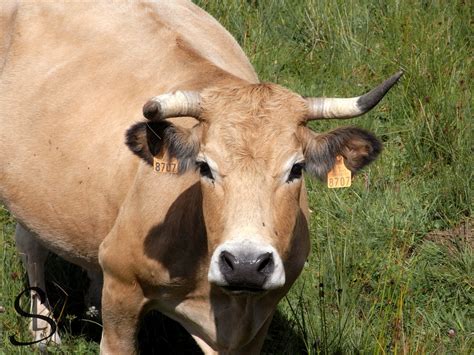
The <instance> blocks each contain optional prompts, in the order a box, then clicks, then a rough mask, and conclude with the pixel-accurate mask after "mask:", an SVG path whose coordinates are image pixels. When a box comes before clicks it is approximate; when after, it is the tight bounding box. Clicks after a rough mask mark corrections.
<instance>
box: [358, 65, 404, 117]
mask: <svg viewBox="0 0 474 355" xmlns="http://www.w3.org/2000/svg"><path fill="white" fill-rule="evenodd" d="M403 74H404V71H403V70H400V71H398V72H397V73H395V74H394V75H392V76H391V77H390V78H388V79H387V80H385V81H384V82H383V83H382V84H380V85H379V86H377V87H376V88H375V89H373V90H371V91H369V92H368V93H367V94H365V95H362V96H360V97H359V99H358V100H357V107H358V108H359V109H360V110H361V113H365V112H367V111H369V110H370V109H372V108H374V107H375V106H376V105H377V104H378V103H379V102H380V100H382V98H383V97H384V96H385V94H386V93H387V92H388V91H389V90H390V89H391V88H392V86H394V85H395V84H396V83H397V82H398V80H399V79H400V78H401V76H402V75H403Z"/></svg>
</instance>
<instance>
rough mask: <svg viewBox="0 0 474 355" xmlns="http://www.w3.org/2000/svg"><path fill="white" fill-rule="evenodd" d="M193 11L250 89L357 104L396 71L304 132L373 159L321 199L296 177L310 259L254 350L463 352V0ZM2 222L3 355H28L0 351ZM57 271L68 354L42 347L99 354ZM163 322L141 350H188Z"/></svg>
mask: <svg viewBox="0 0 474 355" xmlns="http://www.w3.org/2000/svg"><path fill="white" fill-rule="evenodd" d="M196 2H197V3H198V4H199V5H200V6H202V7H203V8H204V9H206V10H207V11H208V12H210V13H211V14H212V15H213V16H215V17H216V18H217V19H218V21H220V22H221V23H222V24H223V25H224V26H225V27H226V28H227V29H228V30H229V31H230V32H231V33H232V34H233V35H234V36H235V37H236V39H237V40H238V42H239V43H240V44H241V45H242V47H243V49H244V51H245V52H246V53H247V55H248V56H249V58H250V60H251V62H252V63H253V65H254V66H255V68H256V71H257V73H258V74H259V76H260V79H261V80H262V81H271V82H276V83H278V84H281V85H284V86H286V87H288V88H290V89H292V90H294V91H295V92H298V93H300V94H302V95H307V96H342V97H350V96H355V95H359V94H362V93H364V92H365V91H366V90H368V89H369V88H371V87H373V86H375V85H376V84H378V83H380V82H382V81H383V80H384V79H385V78H388V77H389V76H390V75H391V74H393V73H395V72H396V71H398V70H399V69H400V68H401V69H403V70H404V71H405V75H404V76H403V78H402V80H401V82H400V83H399V84H398V85H397V86H396V87H395V88H394V89H392V90H391V91H390V93H389V94H388V95H387V97H386V98H385V99H384V100H383V101H382V103H381V104H380V105H379V106H377V108H375V109H374V110H373V111H372V112H371V113H369V114H367V115H365V116H363V117H360V118H356V119H353V120H351V121H336V122H333V121H320V122H314V123H312V124H311V127H312V128H313V129H314V130H316V131H326V130H329V129H332V128H334V127H337V126H341V125H345V124H353V125H357V126H360V127H364V128H366V129H369V130H371V131H373V132H375V133H376V134H377V135H378V136H379V137H380V138H381V139H382V140H383V142H384V151H383V152H382V154H381V156H380V158H379V159H378V160H377V161H376V162H375V163H374V164H372V165H371V166H370V167H368V168H367V169H365V170H364V172H363V173H362V174H360V175H358V176H357V177H356V179H355V180H354V182H353V184H352V186H351V187H350V188H347V189H336V190H330V189H328V188H327V187H326V186H324V185H323V184H322V183H320V182H318V181H313V180H310V179H307V180H306V183H307V187H308V194H309V199H310V204H311V210H312V214H311V239H312V252H311V255H310V258H309V260H308V262H307V264H306V265H305V268H304V271H303V274H302V276H301V278H300V279H299V280H298V281H297V283H296V284H295V286H294V287H293V289H292V291H291V292H290V294H289V295H288V296H287V297H286V298H285V299H283V300H282V302H281V303H280V306H279V311H278V313H277V315H276V317H275V320H274V322H273V324H272V327H271V330H270V333H269V335H268V338H267V341H266V342H265V345H264V350H263V351H264V353H266V354H300V353H310V354H320V353H322V354H346V353H347V354H350V353H361V354H365V353H377V354H379V353H408V354H413V353H438V354H444V353H446V354H447V353H449V354H468V353H472V352H473V351H474V255H473V249H474V241H473V239H474V237H473V236H472V217H471V213H472V211H471V206H472V185H471V184H472V167H473V159H472V157H473V152H472V143H473V137H472V106H471V104H472V91H471V89H472V80H473V74H474V71H473V66H472V45H471V43H472V42H473V31H472V26H473V19H472V7H471V5H470V2H469V1H442V0H438V1H435V0H433V1H428V0H423V1H421V0H419V1H415V0H397V1H380V0H358V1H353V0H344V1H342V0H334V1H319V0H314V1H300V0H280V1H279V0H265V1H264V0H261V1H258V0H247V1H243V0H242V1H215V0H213V1H211V0H199V1H196ZM0 225H1V228H0V249H1V256H2V267H1V289H0V300H1V305H2V306H4V307H5V308H6V312H5V313H3V314H0V321H1V323H0V331H1V332H2V334H1V336H2V345H0V352H3V353H8V354H11V353H25V354H27V353H30V352H33V351H34V350H33V348H30V347H26V348H22V349H20V348H15V347H12V346H9V345H8V343H9V342H8V336H9V335H12V334H16V335H17V337H19V338H23V339H25V338H27V319H24V318H21V317H19V316H18V315H16V314H15V313H14V312H13V310H12V305H13V300H14V298H15V296H16V295H17V294H19V293H20V291H21V290H22V289H23V288H24V287H25V283H26V277H25V272H24V270H23V268H22V266H21V264H20V260H19V257H18V255H17V253H16V251H15V248H14V242H13V230H14V222H13V219H12V217H11V216H10V215H9V214H8V212H7V211H6V210H5V209H2V210H0ZM58 265H63V264H60V261H58V260H56V259H54V258H53V259H52V260H51V262H50V263H49V270H50V271H48V278H49V284H50V285H51V289H52V291H50V292H52V293H54V292H56V299H57V300H61V301H58V302H57V303H58V304H57V308H58V312H59V313H60V311H61V307H62V304H63V303H64V302H63V300H64V299H65V297H64V294H62V291H60V289H59V288H58V287H57V286H55V284H54V283H56V284H58V285H60V286H61V287H62V288H63V289H64V291H65V292H66V294H68V297H67V299H68V301H67V303H68V305H67V307H66V310H65V312H63V314H62V328H61V329H62V338H63V341H64V345H62V346H61V347H58V348H56V349H54V348H48V351H49V352H51V353H64V354H71V353H77V354H85V353H95V352H97V351H98V344H97V334H98V333H99V332H100V326H99V325H97V324H95V323H93V322H94V321H93V320H90V319H88V320H87V321H85V320H84V319H86V318H87V317H86V316H85V309H81V301H80V300H81V295H82V294H83V292H84V289H85V287H86V284H87V281H86V279H85V276H84V275H83V273H82V272H81V271H80V270H78V269H77V268H73V267H69V266H68V267H65V266H60V267H59V266H58ZM71 280H72V281H71ZM77 280H82V281H77ZM54 290H56V291H54ZM22 303H23V304H25V305H26V304H27V300H26V298H25V300H23V301H22ZM24 309H26V306H25V307H24ZM163 324H168V323H167V321H165V320H162V319H161V318H159V317H155V321H148V322H147V323H146V325H147V326H146V329H144V330H142V333H141V339H142V342H143V343H147V344H151V343H153V342H155V341H161V343H160V344H161V345H160V348H156V350H155V351H152V350H150V349H151V348H149V347H148V346H146V348H148V351H144V353H154V352H156V353H165V351H164V350H163V349H169V351H170V352H177V353H187V352H188V353H189V352H190V350H189V348H187V347H184V346H181V347H180V345H179V344H177V343H180V342H181V340H180V339H181V338H175V340H169V339H170V337H168V335H169V336H171V335H172V333H173V334H174V333H179V329H178V328H179V327H177V326H176V325H174V324H170V325H169V326H166V327H165V326H163ZM153 328H154V329H153ZM175 330H176V331H175ZM91 333H92V334H93V335H92V336H91V335H90V334H91ZM94 334H95V335H94ZM182 336H183V337H184V335H182ZM94 337H95V338H94ZM180 337H181V335H180ZM160 339H161V340H160ZM176 339H178V341H176ZM173 341H175V343H173ZM2 347H3V348H2ZM142 348H145V347H142ZM186 349H188V351H186ZM160 350H161V352H160ZM167 351H168V350H167Z"/></svg>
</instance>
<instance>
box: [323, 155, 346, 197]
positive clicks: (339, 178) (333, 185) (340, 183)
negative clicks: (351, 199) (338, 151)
mask: <svg viewBox="0 0 474 355" xmlns="http://www.w3.org/2000/svg"><path fill="white" fill-rule="evenodd" d="M351 183H352V174H351V171H350V170H349V169H347V168H346V166H345V164H344V158H343V157H342V156H340V155H338V156H337V157H336V163H335V164H334V167H333V168H332V169H331V170H330V171H329V172H328V187H329V188H330V189H337V188H340V187H349V186H351Z"/></svg>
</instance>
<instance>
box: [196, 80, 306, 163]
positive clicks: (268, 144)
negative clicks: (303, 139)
mask: <svg viewBox="0 0 474 355" xmlns="http://www.w3.org/2000/svg"><path fill="white" fill-rule="evenodd" d="M202 98H203V100H202V108H203V112H202V119H203V121H204V122H203V123H204V126H205V127H206V128H207V129H205V132H206V133H205V134H204V137H203V143H204V144H205V143H206V140H208V139H212V140H215V139H217V140H218V143H219V144H220V145H222V146H223V147H222V148H225V150H226V152H227V154H228V156H229V157H232V160H235V159H239V160H240V159H245V160H247V159H254V160H261V159H264V160H267V159H269V158H271V156H270V155H272V153H271V152H272V151H273V152H275V149H276V148H278V146H281V145H282V144H283V145H290V144H291V143H293V142H295V141H296V130H297V128H298V126H299V125H300V124H301V122H303V118H304V116H305V114H306V112H307V106H306V102H305V100H304V99H303V98H302V97H301V96H299V95H297V94H295V93H292V92H291V91H289V90H287V89H285V88H283V87H281V86H279V85H276V84H271V83H263V84H251V85H242V86H238V87H235V86H234V87H231V88H222V87H220V88H219V89H208V90H206V91H204V92H203V94H202ZM293 144H294V143H293Z"/></svg>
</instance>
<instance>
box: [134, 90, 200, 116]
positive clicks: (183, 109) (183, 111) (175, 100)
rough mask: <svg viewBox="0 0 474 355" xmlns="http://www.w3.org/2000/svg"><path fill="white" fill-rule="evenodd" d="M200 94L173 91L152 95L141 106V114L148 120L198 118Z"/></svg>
mask: <svg viewBox="0 0 474 355" xmlns="http://www.w3.org/2000/svg"><path fill="white" fill-rule="evenodd" d="M200 102H201V95H200V94H199V92H197V91H175V92H173V93H167V94H163V95H159V96H155V97H152V98H151V99H150V100H148V102H147V103H146V104H145V105H144V106H143V116H145V117H146V118H148V119H149V120H161V119H165V118H168V117H181V116H191V117H195V118H199V114H200V113H201V105H200Z"/></svg>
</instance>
